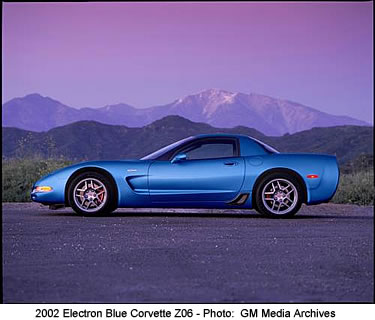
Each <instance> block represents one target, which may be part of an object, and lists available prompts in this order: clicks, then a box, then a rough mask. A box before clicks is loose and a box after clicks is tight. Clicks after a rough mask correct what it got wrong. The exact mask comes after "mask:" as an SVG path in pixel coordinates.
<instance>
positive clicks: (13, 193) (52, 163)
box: [2, 159, 71, 202]
mask: <svg viewBox="0 0 375 320" xmlns="http://www.w3.org/2000/svg"><path fill="white" fill-rule="evenodd" d="M69 164H71V162H70V161H67V160H53V159H48V160H41V159H12V160H3V161H2V165H3V166H2V173H3V178H2V182H3V183H2V191H3V193H2V201H3V202H24V201H30V191H31V188H32V186H33V184H34V183H35V182H36V181H37V180H38V179H39V178H41V177H43V176H45V175H46V174H48V173H51V172H52V171H54V170H57V169H60V168H62V167H65V166H67V165H69Z"/></svg>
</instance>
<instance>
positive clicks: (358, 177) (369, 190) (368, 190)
mask: <svg viewBox="0 0 375 320" xmlns="http://www.w3.org/2000/svg"><path fill="white" fill-rule="evenodd" d="M374 191H375V190H374V170H373V169H372V168H371V169H369V170H366V171H359V172H353V173H347V174H342V175H341V177H340V183H339V187H338V189H337V192H336V194H335V196H334V197H333V199H332V202H334V203H352V204H359V205H371V206H373V205H374Z"/></svg>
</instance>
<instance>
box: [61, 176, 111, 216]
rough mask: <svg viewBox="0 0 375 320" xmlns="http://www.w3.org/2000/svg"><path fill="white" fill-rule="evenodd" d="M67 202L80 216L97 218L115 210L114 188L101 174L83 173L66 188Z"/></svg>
mask: <svg viewBox="0 0 375 320" xmlns="http://www.w3.org/2000/svg"><path fill="white" fill-rule="evenodd" d="M68 201H69V204H70V206H71V207H72V209H73V210H74V211H75V212H76V213H78V214H82V215H86V216H97V215H104V214H108V213H111V212H112V211H114V210H116V207H117V205H116V195H115V186H113V184H112V182H111V181H110V180H109V179H108V178H107V177H106V176H105V175H103V174H101V173H98V172H93V171H88V172H83V173H81V174H80V175H78V176H77V177H75V178H74V179H73V180H72V181H71V182H70V185H69V187H68Z"/></svg>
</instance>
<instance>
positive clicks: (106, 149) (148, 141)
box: [2, 116, 374, 164]
mask: <svg viewBox="0 0 375 320" xmlns="http://www.w3.org/2000/svg"><path fill="white" fill-rule="evenodd" d="M219 132H222V133H237V134H245V135H249V136H253V137H254V138H258V139H260V140H262V141H264V142H266V143H268V144H269V145H271V146H273V147H275V148H276V149H278V150H279V151H281V152H314V153H326V154H334V155H336V156H337V158H338V160H339V162H340V163H341V164H345V163H348V162H350V161H352V160H355V159H356V158H358V157H359V156H360V155H372V154H373V151H374V150H373V148H374V146H373V127H366V126H336V127H329V128H313V129H310V130H305V131H302V132H297V133H294V134H291V135H289V134H286V135H284V136H265V135H264V134H262V133H261V132H259V131H257V130H255V129H252V128H247V127H243V126H238V127H235V128H215V127H212V126H210V125H208V124H206V123H197V122H192V121H190V120H187V119H185V118H182V117H179V116H167V117H165V118H163V119H161V120H157V121H155V122H153V123H151V124H149V125H146V126H144V127H141V128H129V127H125V126H118V125H107V124H103V123H99V122H95V121H79V122H75V123H72V124H68V125H65V126H61V127H57V128H53V129H51V130H49V131H47V132H34V131H27V130H22V129H18V128H7V127H3V128H2V147H3V158H13V157H33V156H41V157H43V158H45V157H53V158H59V157H62V158H65V159H72V160H94V159H96V160H108V159H111V160H115V159H138V158H140V157H142V156H145V155H146V154H149V153H151V152H153V151H155V150H157V149H159V148H161V147H163V146H165V145H167V144H170V143H172V142H175V141H176V140H179V139H182V138H185V137H188V136H191V135H196V134H201V133H219Z"/></svg>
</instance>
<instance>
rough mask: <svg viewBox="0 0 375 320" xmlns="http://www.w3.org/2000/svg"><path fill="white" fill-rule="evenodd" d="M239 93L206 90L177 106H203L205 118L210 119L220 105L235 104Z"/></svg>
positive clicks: (179, 101) (179, 102) (182, 100)
mask: <svg viewBox="0 0 375 320" xmlns="http://www.w3.org/2000/svg"><path fill="white" fill-rule="evenodd" d="M236 95H237V93H233V92H230V91H226V90H221V89H206V90H203V91H200V92H198V93H196V94H192V95H188V96H186V97H184V98H180V99H178V100H177V101H176V103H175V105H176V106H178V105H180V104H185V103H188V104H189V105H192V106H193V107H194V106H203V109H202V110H201V112H202V114H203V115H204V116H207V117H210V116H211V115H212V114H213V113H215V111H216V110H217V108H218V107H219V106H220V105H223V104H230V103H233V101H234V98H235V97H236Z"/></svg>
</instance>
